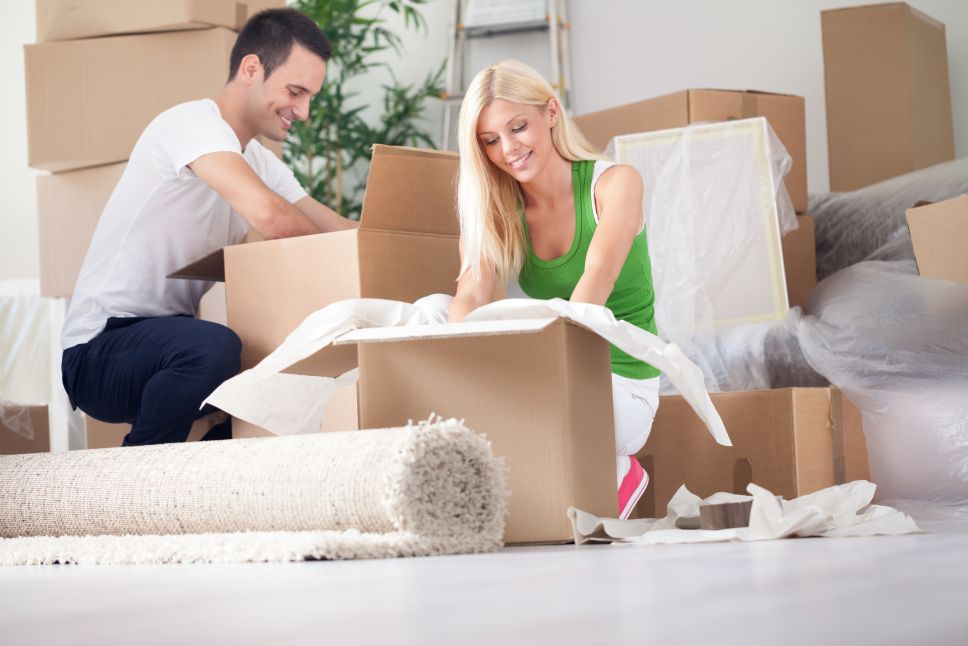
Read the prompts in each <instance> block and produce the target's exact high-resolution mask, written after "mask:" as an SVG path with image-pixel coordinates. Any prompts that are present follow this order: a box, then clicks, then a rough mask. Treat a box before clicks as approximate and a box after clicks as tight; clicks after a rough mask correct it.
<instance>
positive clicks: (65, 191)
mask: <svg viewBox="0 0 968 646" xmlns="http://www.w3.org/2000/svg"><path fill="white" fill-rule="evenodd" d="M126 166H127V164H126V163H120V164H111V165H108V166H97V167H95V168H86V169H83V170H79V171H72V172H68V173H57V174H54V175H38V176H37V225H38V229H39V233H40V236H39V240H40V294H41V296H49V297H61V296H70V295H71V294H72V293H73V292H74V284H75V283H76V282H77V276H78V274H79V273H80V271H81V265H82V264H83V263H84V257H85V256H86V255H87V248H88V247H89V246H90V245H91V239H92V238H93V237H94V230H95V229H96V228H97V223H98V220H99V219H100V218H101V212H102V211H103V210H104V205H105V204H107V201H108V198H109V197H111V193H112V192H113V191H114V187H115V186H116V185H117V183H118V180H119V179H121V174H122V173H123V172H124V169H125V167H126Z"/></svg>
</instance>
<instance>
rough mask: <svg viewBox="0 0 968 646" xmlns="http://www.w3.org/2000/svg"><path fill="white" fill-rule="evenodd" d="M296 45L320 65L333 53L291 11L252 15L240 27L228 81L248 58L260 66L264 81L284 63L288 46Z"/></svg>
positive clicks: (309, 22)
mask: <svg viewBox="0 0 968 646" xmlns="http://www.w3.org/2000/svg"><path fill="white" fill-rule="evenodd" d="M293 43H299V44H300V45H302V46H303V47H305V48H306V49H308V50H309V51H311V52H312V53H314V54H316V55H317V56H319V57H320V58H321V59H323V60H324V61H328V60H329V57H330V56H331V55H332V53H333V49H332V47H330V44H329V41H328V40H327V39H326V36H325V35H323V32H322V30H321V29H320V28H319V25H317V24H316V23H315V22H314V21H313V20H312V19H311V18H309V17H308V16H306V15H305V14H302V13H300V12H298V11H296V10H295V9H266V10H265V11H260V12H259V13H257V14H255V15H254V16H252V17H251V18H249V20H248V21H247V22H246V23H245V26H244V27H242V31H241V33H239V37H238V38H237V39H236V41H235V45H234V46H233V47H232V56H231V57H230V58H229V80H230V81H231V80H232V79H234V78H235V75H236V74H237V73H238V71H239V64H240V63H241V62H242V59H243V58H245V57H246V56H248V55H249V54H255V55H256V56H258V57H259V60H260V61H261V62H262V68H263V70H265V78H269V75H270V74H272V72H273V70H275V69H276V68H277V67H279V66H280V65H282V64H283V63H285V62H286V59H287V58H289V52H291V51H292V44H293Z"/></svg>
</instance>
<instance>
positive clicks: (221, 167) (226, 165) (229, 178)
mask: <svg viewBox="0 0 968 646" xmlns="http://www.w3.org/2000/svg"><path fill="white" fill-rule="evenodd" d="M188 167H189V168H191V169H192V172H194V173H195V175H197V176H198V177H199V178H200V179H201V180H202V181H203V182H205V183H206V184H208V185H209V186H211V187H212V189H214V190H215V191H216V192H217V193H218V194H219V195H221V196H222V197H223V198H225V201H226V202H228V203H229V206H231V207H232V209H234V210H235V212H236V213H238V214H239V215H241V216H242V217H243V218H245V219H246V220H248V222H249V224H251V225H252V227H253V228H254V229H255V230H256V231H258V232H259V234H260V235H262V237H263V238H265V239H266V240H273V239H275V238H291V237H293V236H302V235H309V234H313V233H320V231H321V230H320V228H319V227H318V226H317V225H316V224H315V223H314V222H313V220H311V219H310V218H309V217H307V215H306V214H305V213H303V211H301V210H300V209H299V208H297V207H296V206H295V205H293V204H290V203H289V202H287V201H286V200H285V198H283V197H282V196H281V195H279V194H277V193H276V192H274V191H273V190H272V189H270V188H269V187H268V186H266V185H265V183H264V182H263V181H262V179H261V178H260V177H259V176H258V175H257V174H256V172H255V171H254V170H252V167H251V166H249V164H247V163H246V161H245V159H244V158H243V157H242V156H241V155H239V154H238V153H231V152H214V153H208V154H207V155H202V156H201V157H199V158H198V159H196V160H195V161H193V162H192V163H190V164H189V165H188ZM305 199H306V198H303V200H300V202H303V201H304V200H305ZM320 206H322V205H320Z"/></svg>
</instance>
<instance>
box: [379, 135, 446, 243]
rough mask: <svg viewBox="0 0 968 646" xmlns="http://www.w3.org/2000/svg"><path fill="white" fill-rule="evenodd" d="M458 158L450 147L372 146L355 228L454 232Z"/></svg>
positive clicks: (415, 231) (428, 232)
mask: <svg viewBox="0 0 968 646" xmlns="http://www.w3.org/2000/svg"><path fill="white" fill-rule="evenodd" d="M457 159H458V157H457V153H453V152H445V151H440V150H428V149H423V148H406V147H403V146H386V145H383V144H376V145H374V146H373V158H372V160H371V162H370V171H369V175H368V176H367V180H366V193H365V194H364V196H363V212H362V215H361V217H360V229H361V230H363V231H365V230H367V229H371V230H375V229H379V230H383V231H405V232H410V233H426V234H436V235H446V236H454V237H457V236H459V235H460V225H459V222H458V220H457ZM441 187H445V188H444V190H442V189H441ZM446 187H450V190H446Z"/></svg>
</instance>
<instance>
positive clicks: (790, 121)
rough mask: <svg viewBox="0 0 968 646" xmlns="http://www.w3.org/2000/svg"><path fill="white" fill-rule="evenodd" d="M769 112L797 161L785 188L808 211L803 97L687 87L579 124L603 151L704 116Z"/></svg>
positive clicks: (596, 114)
mask: <svg viewBox="0 0 968 646" xmlns="http://www.w3.org/2000/svg"><path fill="white" fill-rule="evenodd" d="M759 116H762V117H766V120H767V121H769V123H770V127H771V128H773V132H775V133H776V135H777V137H779V138H780V141H782V142H783V146H784V147H785V148H786V149H787V152H788V153H789V154H790V157H791V159H792V160H793V166H792V167H791V168H790V173H789V174H788V175H787V176H786V180H785V183H786V187H787V191H788V192H789V193H790V199H791V200H792V201H793V208H794V209H796V211H797V212H798V213H799V212H802V211H806V210H807V143H806V141H807V140H806V127H805V125H804V124H805V120H804V107H803V97H799V96H793V95H790V94H771V93H768V92H756V91H751V90H750V91H736V90H683V91H681V92H676V93H674V94H667V95H665V96H660V97H656V98H654V99H646V100H645V101H639V102H637V103H629V104H627V105H623V106H619V107H617V108H610V109H608V110H601V111H599V112H592V113H589V114H584V115H581V116H579V117H576V118H575V123H576V124H577V125H578V127H579V128H580V129H581V131H582V133H583V134H584V135H585V136H586V137H588V140H589V141H590V142H591V143H592V144H593V145H594V146H596V147H598V148H601V149H603V150H604V148H605V146H607V145H608V142H609V141H611V139H612V138H613V137H617V136H618V135H626V134H632V133H637V132H651V131H653V130H666V129H668V128H681V127H683V126H687V125H689V124H692V123H700V122H704V121H730V120H733V119H748V118H750V117H759Z"/></svg>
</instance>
